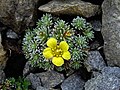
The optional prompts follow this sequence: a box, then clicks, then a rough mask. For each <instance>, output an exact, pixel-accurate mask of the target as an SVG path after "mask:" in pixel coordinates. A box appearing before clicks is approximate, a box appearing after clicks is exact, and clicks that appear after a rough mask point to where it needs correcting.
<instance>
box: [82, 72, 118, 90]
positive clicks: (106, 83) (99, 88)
mask: <svg viewBox="0 0 120 90" xmlns="http://www.w3.org/2000/svg"><path fill="white" fill-rule="evenodd" d="M84 87H85V90H120V79H119V78H117V77H115V76H112V75H109V74H106V75H98V76H97V77H95V78H92V79H90V80H88V81H87V82H86V83H85V86H84Z"/></svg>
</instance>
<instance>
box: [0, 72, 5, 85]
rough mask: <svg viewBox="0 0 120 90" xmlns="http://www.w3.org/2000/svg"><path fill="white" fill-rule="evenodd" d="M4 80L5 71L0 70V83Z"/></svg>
mask: <svg viewBox="0 0 120 90" xmlns="http://www.w3.org/2000/svg"><path fill="white" fill-rule="evenodd" d="M4 80H5V73H4V71H3V70H0V83H3V81H4Z"/></svg>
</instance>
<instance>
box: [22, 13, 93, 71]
mask: <svg viewBox="0 0 120 90" xmlns="http://www.w3.org/2000/svg"><path fill="white" fill-rule="evenodd" d="M36 25H37V27H36V28H34V29H33V30H30V29H28V30H26V33H25V36H24V39H23V51H24V54H25V57H26V59H28V60H30V62H31V65H32V66H33V67H39V68H43V69H45V70H49V69H56V70H58V71H62V70H68V69H79V68H80V67H81V66H82V64H83V63H84V60H85V59H86V57H87V54H88V50H89V46H88V43H89V40H92V38H93V37H94V33H93V31H92V27H91V25H90V24H89V23H87V22H86V20H85V19H83V18H81V17H77V18H75V19H73V21H72V23H71V24H68V23H66V22H65V21H64V20H61V19H59V18H57V19H56V18H53V17H52V16H51V15H50V14H45V15H43V16H42V17H41V19H40V20H38V22H37V24H36ZM50 37H54V38H56V39H57V40H58V43H59V42H61V41H63V40H65V41H66V42H67V43H68V44H69V51H70V53H71V59H70V60H69V61H66V60H65V63H64V65H63V66H61V67H56V66H54V65H53V64H52V62H51V60H48V59H45V58H44V56H43V54H42V52H43V50H44V49H45V48H46V47H47V46H46V42H47V40H48V39H49V38H50Z"/></svg>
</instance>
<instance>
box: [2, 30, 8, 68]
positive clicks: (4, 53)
mask: <svg viewBox="0 0 120 90" xmlns="http://www.w3.org/2000/svg"><path fill="white" fill-rule="evenodd" d="M1 42H2V37H1V32H0V70H3V69H4V68H5V66H6V62H7V60H8V57H7V54H6V51H5V50H4V48H3V46H2V44H1Z"/></svg>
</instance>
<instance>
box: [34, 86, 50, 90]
mask: <svg viewBox="0 0 120 90" xmlns="http://www.w3.org/2000/svg"><path fill="white" fill-rule="evenodd" d="M36 90H49V89H48V88H44V87H42V86H38V87H37V89H36Z"/></svg>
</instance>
